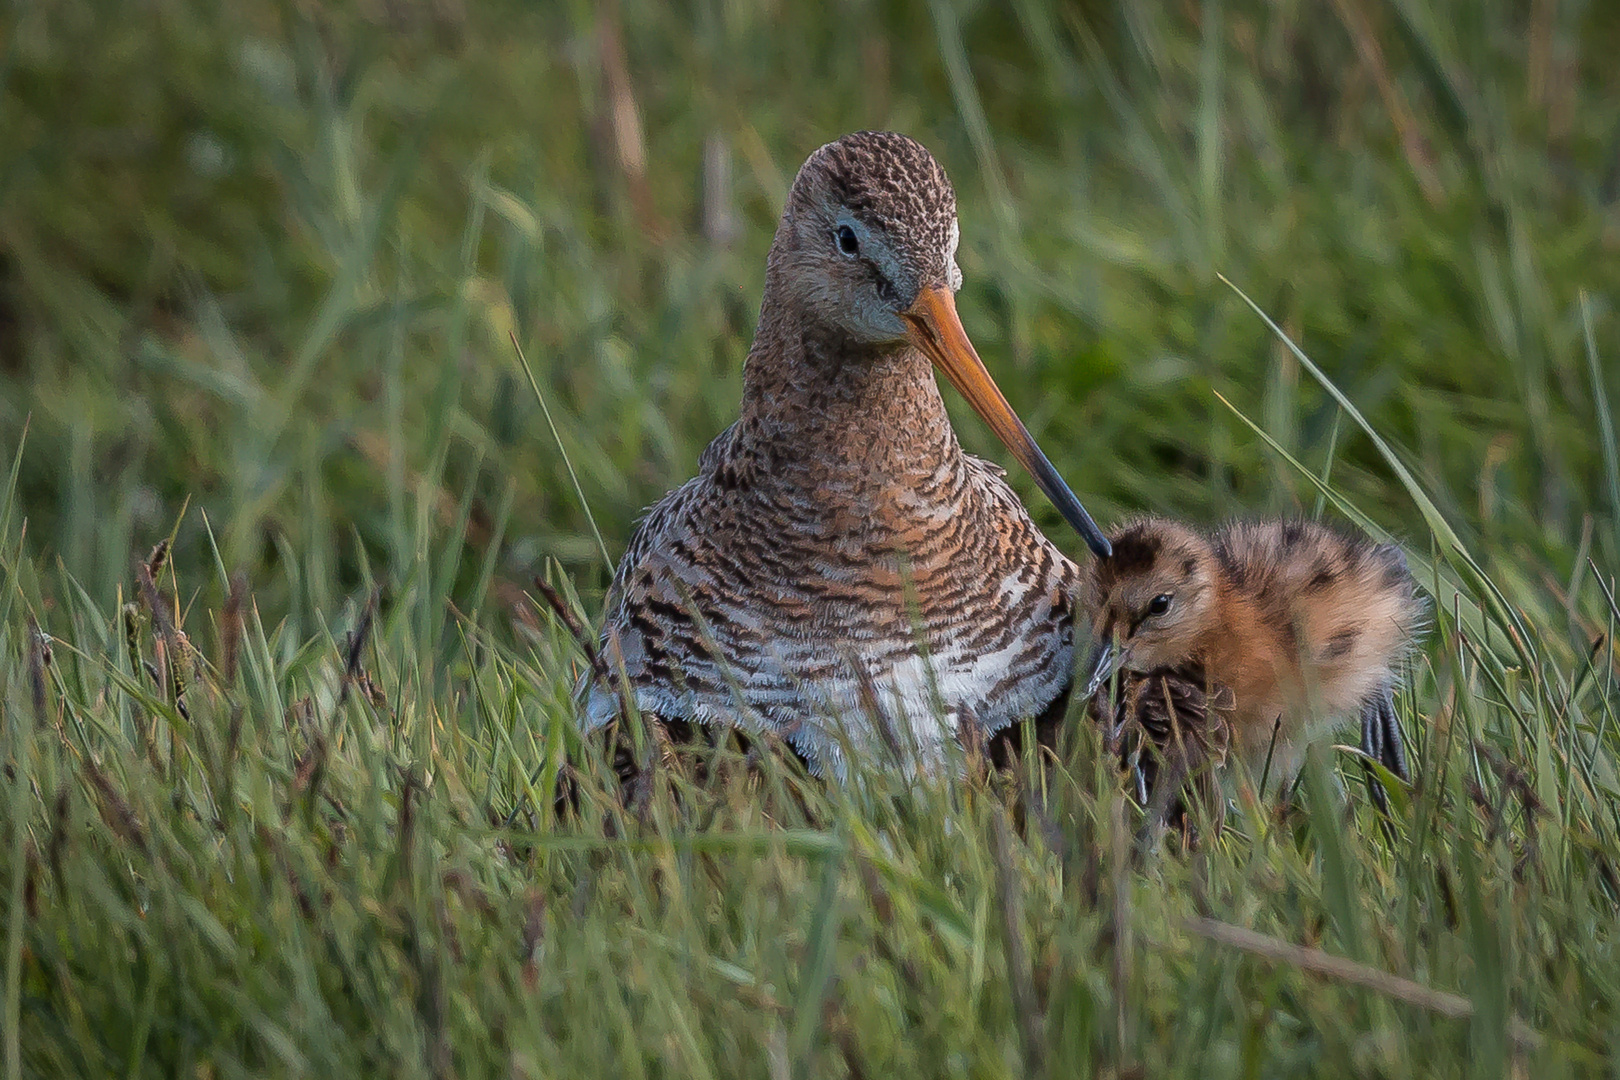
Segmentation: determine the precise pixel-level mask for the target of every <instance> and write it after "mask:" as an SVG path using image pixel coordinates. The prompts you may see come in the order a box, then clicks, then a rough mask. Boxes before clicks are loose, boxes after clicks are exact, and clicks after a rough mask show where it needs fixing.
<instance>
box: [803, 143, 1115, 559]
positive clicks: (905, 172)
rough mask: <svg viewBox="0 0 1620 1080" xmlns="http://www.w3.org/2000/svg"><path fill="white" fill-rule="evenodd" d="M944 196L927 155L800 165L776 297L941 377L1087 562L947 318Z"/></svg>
mask: <svg viewBox="0 0 1620 1080" xmlns="http://www.w3.org/2000/svg"><path fill="white" fill-rule="evenodd" d="M959 235H960V229H959V226H958V224H957V219H956V192H955V191H954V190H953V189H952V188H951V182H950V179H949V178H948V177H947V176H946V175H945V170H944V169H943V168H941V167H940V164H939V162H937V161H935V160H934V157H933V155H932V154H930V153H929V152H928V151H927V150H926V149H924V148H923V146H922V144H920V143H918V142H917V141H916V140H914V139H910V138H908V137H906V136H904V135H899V134H895V133H893V132H876V131H862V132H857V133H855V134H853V135H846V136H844V137H843V138H841V139H838V140H837V141H835V142H831V143H828V144H827V145H826V146H823V147H822V148H821V149H819V150H817V151H816V152H815V153H813V154H811V155H810V157H809V159H808V160H806V161H805V163H804V165H803V167H802V168H800V170H799V175H798V176H797V177H796V178H795V179H794V181H793V189H792V191H791V192H790V193H789V195H788V200H787V207H786V209H785V210H784V212H783V215H782V224H781V226H780V227H779V228H778V230H777V235H776V242H775V244H774V245H773V247H772V254H771V264H772V265H771V273H772V277H773V279H774V280H773V288H774V289H775V290H776V291H777V293H778V295H779V296H780V297H781V298H782V299H784V300H786V301H787V303H788V304H789V305H791V307H792V308H793V309H794V310H795V311H797V312H798V313H800V314H801V315H802V317H804V318H805V319H807V320H810V321H813V322H816V323H819V324H821V325H823V326H827V327H831V328H833V329H834V330H836V331H837V332H838V333H839V334H840V335H841V336H843V337H845V338H847V339H849V340H850V341H853V342H855V343H858V344H860V345H862V346H866V347H870V348H873V349H880V350H881V349H884V348H887V347H893V348H905V347H908V346H910V347H914V348H916V349H917V350H919V351H920V352H922V353H923V355H925V356H927V357H928V359H929V360H930V361H931V362H932V363H933V365H934V366H935V367H936V368H938V369H939V370H940V371H941V372H943V373H944V375H945V377H946V378H947V379H948V380H950V383H951V385H952V386H954V387H956V389H957V390H958V391H959V392H960V393H961V394H962V396H963V397H965V398H966V399H967V401H968V404H970V405H972V406H973V409H974V411H975V412H977V413H978V414H979V415H980V416H981V417H982V418H983V419H984V421H985V423H987V424H989V425H990V429H991V430H992V431H993V432H995V434H996V437H997V438H999V439H1000V440H1001V441H1002V443H1003V444H1004V445H1005V446H1006V447H1007V449H1008V450H1010V451H1011V452H1012V454H1013V456H1014V457H1015V458H1017V459H1018V462H1019V464H1021V465H1023V466H1024V468H1026V469H1028V470H1029V472H1030V474H1031V475H1032V476H1034V478H1035V481H1036V483H1038V484H1039V485H1040V487H1041V490H1042V491H1044V492H1045V493H1046V495H1047V497H1048V498H1050V499H1051V500H1052V503H1053V505H1055V506H1056V507H1057V508H1058V511H1059V512H1060V513H1061V514H1062V515H1063V517H1064V518H1065V520H1067V521H1068V522H1069V524H1070V525H1072V526H1073V527H1074V528H1075V530H1076V531H1077V532H1079V533H1080V535H1081V536H1082V537H1083V538H1084V539H1085V541H1086V544H1087V545H1088V546H1089V547H1090V548H1091V550H1092V551H1093V552H1095V553H1096V554H1098V555H1106V554H1108V551H1109V547H1108V540H1107V539H1106V538H1105V537H1104V536H1103V535H1102V532H1101V530H1099V529H1098V528H1097V526H1096V524H1095V523H1094V522H1093V521H1092V519H1091V515H1090V514H1088V513H1087V512H1086V510H1085V507H1084V506H1082V505H1081V504H1080V500H1079V499H1077V498H1076V497H1075V495H1074V492H1072V491H1071V490H1070V489H1069V486H1068V484H1067V483H1065V482H1064V480H1063V478H1062V477H1061V476H1059V475H1058V472H1057V470H1056V469H1055V468H1054V467H1053V466H1052V463H1051V462H1050V461H1048V460H1047V458H1046V455H1045V454H1044V453H1043V452H1042V451H1041V448H1040V447H1039V446H1037V445H1036V443H1035V440H1034V438H1033V437H1032V436H1031V435H1030V434H1029V431H1028V430H1027V429H1026V428H1025V427H1024V424H1023V422H1022V421H1021V420H1019V419H1018V417H1017V415H1016V414H1015V413H1014V412H1013V410H1012V406H1010V405H1009V404H1007V399H1006V398H1005V397H1004V396H1002V393H1001V391H1000V389H999V388H997V386H996V384H995V382H994V380H992V379H991V378H990V373H989V372H988V371H987V370H985V367H984V364H983V363H982V362H981V361H980V360H979V354H978V353H977V352H976V351H975V350H974V348H973V343H972V342H971V341H970V340H968V336H967V332H966V331H965V330H963V329H962V322H961V320H960V319H959V318H958V317H957V314H956V295H955V294H956V290H957V289H958V288H960V287H961V284H962V271H961V270H960V269H959V268H958V267H957V265H956V246H957V239H958V237H959Z"/></svg>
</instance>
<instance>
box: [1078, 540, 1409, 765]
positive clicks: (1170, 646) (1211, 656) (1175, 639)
mask: <svg viewBox="0 0 1620 1080" xmlns="http://www.w3.org/2000/svg"><path fill="white" fill-rule="evenodd" d="M1112 540H1113V545H1114V555H1113V556H1112V557H1111V558H1109V559H1101V560H1098V561H1097V562H1096V563H1094V564H1093V565H1092V566H1091V567H1090V569H1089V572H1088V574H1087V585H1086V606H1087V610H1088V613H1089V614H1090V616H1091V619H1092V627H1093V631H1094V633H1095V634H1096V638H1097V641H1098V642H1099V643H1100V646H1099V647H1100V650H1101V652H1102V653H1104V654H1105V656H1103V657H1101V658H1100V659H1099V665H1100V666H1103V667H1104V668H1111V667H1113V666H1123V667H1125V668H1127V669H1128V670H1131V671H1150V670H1153V669H1156V668H1172V669H1174V668H1182V667H1185V666H1186V665H1189V664H1198V665H1201V666H1202V667H1203V669H1204V670H1205V671H1207V672H1208V673H1209V677H1210V678H1211V679H1213V680H1214V681H1216V682H1218V683H1219V684H1220V685H1221V686H1223V687H1226V688H1227V689H1229V690H1230V691H1231V694H1232V703H1231V708H1230V710H1229V713H1228V715H1229V719H1230V723H1231V729H1232V741H1233V748H1234V750H1235V752H1236V753H1237V754H1239V755H1240V756H1241V757H1243V759H1244V760H1245V762H1246V764H1247V765H1248V767H1249V769H1250V771H1251V772H1252V773H1253V774H1254V775H1256V776H1259V775H1260V773H1261V771H1262V770H1263V769H1264V767H1265V762H1266V760H1267V757H1268V755H1269V756H1270V758H1271V774H1272V775H1273V776H1274V777H1281V778H1283V779H1288V778H1291V777H1293V776H1294V775H1295V774H1296V773H1297V772H1298V770H1299V766H1300V764H1301V762H1302V761H1303V755H1304V750H1305V747H1306V746H1307V745H1308V744H1309V743H1310V742H1311V741H1313V740H1314V739H1317V738H1319V737H1321V736H1323V735H1325V734H1327V733H1328V732H1329V731H1330V730H1332V729H1333V728H1335V727H1337V726H1339V725H1341V724H1343V723H1344V722H1345V721H1347V720H1349V719H1351V718H1352V717H1359V718H1360V719H1361V721H1362V746H1363V749H1364V750H1366V751H1367V752H1368V754H1369V756H1371V757H1374V758H1377V759H1379V760H1381V761H1383V763H1384V764H1385V765H1386V766H1387V767H1388V768H1389V769H1390V770H1391V771H1392V772H1394V773H1395V774H1396V775H1399V776H1403V777H1404V776H1405V775H1406V761H1405V754H1404V751H1403V750H1402V748H1401V742H1400V731H1399V727H1398V725H1397V723H1396V720H1395V716H1394V708H1393V701H1392V693H1393V688H1394V686H1395V685H1396V681H1397V669H1398V667H1399V664H1400V661H1401V659H1402V657H1403V656H1404V654H1405V652H1406V650H1407V649H1408V648H1409V646H1410V644H1411V642H1412V641H1413V640H1414V638H1415V637H1416V635H1417V633H1418V631H1419V630H1420V628H1421V625H1422V622H1423V605H1422V603H1421V601H1420V599H1419V597H1418V594H1417V591H1416V588H1415V585H1414V582H1413V581H1412V578H1411V575H1410V574H1409V573H1408V571H1407V567H1406V560H1405V558H1404V556H1402V554H1401V551H1400V549H1399V548H1398V547H1396V546H1394V545H1393V544H1374V543H1372V542H1370V541H1367V540H1365V539H1361V538H1353V537H1348V536H1345V535H1342V534H1340V533H1338V532H1336V531H1334V530H1333V529H1331V528H1328V527H1327V526H1324V525H1321V524H1319V523H1316V522H1309V521H1264V522H1242V523H1237V524H1233V525H1229V526H1227V527H1225V528H1223V529H1221V530H1219V531H1217V532H1215V533H1214V534H1212V535H1208V536H1205V535H1202V534H1200V533H1198V532H1196V531H1194V530H1192V529H1189V528H1187V527H1186V526H1184V525H1180V524H1178V523H1176V522H1173V521H1168V520H1165V519H1159V518H1150V519H1145V520H1142V521H1137V522H1134V523H1131V524H1130V525H1128V526H1126V527H1125V528H1123V529H1121V530H1120V531H1119V532H1118V533H1117V534H1116V535H1115V536H1114V537H1113V538H1112ZM1099 665H1094V666H1099Z"/></svg>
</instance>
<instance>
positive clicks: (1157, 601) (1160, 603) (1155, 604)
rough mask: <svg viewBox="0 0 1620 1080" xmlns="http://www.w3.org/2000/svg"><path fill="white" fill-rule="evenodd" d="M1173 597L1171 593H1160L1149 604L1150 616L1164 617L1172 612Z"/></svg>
mask: <svg viewBox="0 0 1620 1080" xmlns="http://www.w3.org/2000/svg"><path fill="white" fill-rule="evenodd" d="M1171 599H1172V598H1171V596H1170V594H1169V593H1160V594H1159V595H1158V596H1155V597H1154V598H1153V600H1152V601H1151V602H1150V603H1149V604H1148V614H1149V615H1163V614H1164V613H1165V612H1167V611H1169V610H1170V600H1171Z"/></svg>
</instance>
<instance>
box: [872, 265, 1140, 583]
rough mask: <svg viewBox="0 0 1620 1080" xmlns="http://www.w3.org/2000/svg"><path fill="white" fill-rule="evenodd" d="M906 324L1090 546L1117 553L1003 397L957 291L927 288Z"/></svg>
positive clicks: (916, 341)
mask: <svg viewBox="0 0 1620 1080" xmlns="http://www.w3.org/2000/svg"><path fill="white" fill-rule="evenodd" d="M903 317H904V319H905V320H906V326H907V328H908V329H909V330H910V332H911V341H912V344H914V345H916V346H917V348H919V349H921V350H922V351H923V354H924V355H925V356H927V357H928V359H930V360H932V361H933V363H934V366H935V367H937V368H939V370H940V371H943V372H944V373H945V377H946V378H947V379H949V380H950V381H951V385H952V386H954V387H956V389H957V390H958V391H960V393H961V394H962V396H963V397H965V398H967V401H968V404H969V405H972V406H973V411H974V412H976V413H978V414H979V415H980V416H981V417H983V418H984V422H985V423H987V424H989V425H990V430H991V431H993V432H995V433H996V438H998V439H1000V440H1001V441H1002V443H1003V444H1005V445H1006V447H1007V449H1008V450H1011V451H1012V455H1013V457H1015V458H1017V459H1018V463H1019V464H1020V465H1022V466H1023V467H1024V468H1026V469H1028V470H1029V473H1030V475H1031V476H1033V477H1034V478H1035V482H1036V483H1037V484H1039V485H1040V487H1041V490H1042V491H1044V492H1046V497H1047V498H1048V499H1051V500H1052V505H1053V506H1056V507H1057V509H1058V513H1060V514H1062V515H1063V519H1064V520H1065V521H1067V522H1068V523H1069V524H1070V525H1072V526H1074V531H1075V532H1077V533H1079V534H1080V536H1081V538H1082V539H1083V540H1085V542H1086V546H1087V547H1089V548H1091V550H1092V551H1093V552H1094V553H1095V554H1096V555H1097V556H1098V557H1099V558H1104V559H1106V558H1107V557H1108V556H1109V555H1111V554H1113V548H1112V547H1110V546H1109V543H1108V538H1107V537H1106V536H1104V535H1103V534H1102V530H1101V529H1099V528H1097V523H1096V522H1095V521H1092V520H1091V515H1090V514H1088V513H1086V508H1085V507H1084V506H1081V505H1080V500H1079V499H1077V498H1075V495H1074V492H1072V491H1070V490H1069V485H1068V484H1066V483H1065V482H1064V480H1063V477H1061V476H1059V475H1058V471H1057V470H1056V469H1055V468H1053V467H1052V463H1051V462H1050V461H1048V460H1046V455H1045V454H1044V453H1042V452H1041V448H1040V447H1039V446H1037V445H1036V444H1035V439H1034V438H1033V437H1032V436H1031V435H1030V433H1029V429H1028V428H1026V427H1024V422H1023V421H1022V420H1020V419H1018V415H1017V414H1016V413H1014V412H1013V411H1012V406H1011V405H1008V404H1007V399H1006V398H1005V397H1003V396H1002V394H1001V391H1000V390H999V389H998V388H997V387H996V384H995V380H993V379H991V378H990V373H989V372H988V371H986V370H985V368H984V363H983V362H982V361H981V360H980V359H979V354H978V353H977V352H975V351H974V349H973V343H972V342H971V341H969V340H968V336H967V331H965V330H963V329H962V320H961V319H959V318H957V317H956V300H955V298H954V297H952V296H951V291H950V290H949V289H945V288H934V289H924V290H923V291H922V292H921V293H920V294H919V295H918V296H917V301H916V303H914V304H912V305H911V307H910V309H909V310H907V311H905V312H904V313H903Z"/></svg>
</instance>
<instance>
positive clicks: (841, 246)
mask: <svg viewBox="0 0 1620 1080" xmlns="http://www.w3.org/2000/svg"><path fill="white" fill-rule="evenodd" d="M833 239H834V240H836V241H837V242H838V250H839V251H842V252H843V253H844V254H845V255H846V256H847V257H849V258H851V259H853V258H854V257H855V256H857V255H859V254H860V253H861V242H860V241H859V240H857V239H856V238H855V230H854V229H852V228H850V227H849V226H848V225H840V226H838V228H836V229H834V230H833Z"/></svg>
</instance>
